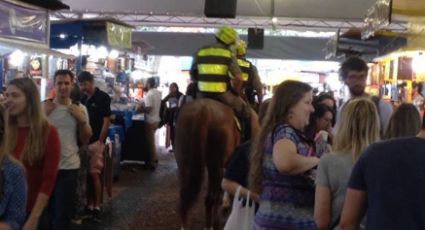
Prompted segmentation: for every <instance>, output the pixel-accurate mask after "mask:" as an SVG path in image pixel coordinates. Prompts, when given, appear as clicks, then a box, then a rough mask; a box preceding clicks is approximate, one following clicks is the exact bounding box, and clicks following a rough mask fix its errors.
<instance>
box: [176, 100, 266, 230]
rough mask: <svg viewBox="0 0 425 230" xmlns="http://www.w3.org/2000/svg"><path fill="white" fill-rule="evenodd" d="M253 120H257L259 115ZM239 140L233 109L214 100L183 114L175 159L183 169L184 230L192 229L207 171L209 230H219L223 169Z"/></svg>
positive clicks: (181, 206) (189, 106)
mask: <svg viewBox="0 0 425 230" xmlns="http://www.w3.org/2000/svg"><path fill="white" fill-rule="evenodd" d="M253 120H256V116H255V115H254V116H253ZM255 128H257V129H258V125H257V126H255V124H254V125H253V131H254V132H255V131H256V129H255ZM254 132H252V133H254ZM239 140H240V134H239V130H238V128H237V125H236V122H235V120H234V113H233V111H232V109H231V108H230V107H228V106H225V105H224V104H221V103H219V102H217V101H214V100H210V99H199V100H195V101H194V102H191V103H189V104H187V105H185V106H183V107H182V109H181V110H180V112H179V115H178V120H177V125H176V136H175V156H176V160H177V164H178V168H179V178H180V204H179V213H180V217H181V220H182V225H183V228H187V227H188V213H189V211H190V209H191V208H192V206H193V205H194V203H195V202H196V200H197V198H198V196H199V193H200V192H201V187H202V182H203V179H204V172H205V169H206V171H207V172H208V190H207V195H206V197H205V214H206V228H207V229H218V226H219V218H218V210H219V209H218V208H219V203H220V197H221V180H222V177H223V167H224V164H225V162H226V161H227V160H228V158H229V157H230V156H231V154H232V153H233V150H234V149H235V147H236V146H237V145H238V144H239Z"/></svg>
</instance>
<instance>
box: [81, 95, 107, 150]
mask: <svg viewBox="0 0 425 230" xmlns="http://www.w3.org/2000/svg"><path fill="white" fill-rule="evenodd" d="M81 103H83V104H84V105H85V106H86V107H87V111H88V113H89V118H90V126H91V128H92V131H93V136H92V137H91V138H90V143H93V142H95V141H97V140H98V139H99V137H100V132H101V131H102V126H103V118H105V117H109V116H111V98H110V97H109V95H108V94H107V93H105V92H103V91H101V90H99V89H98V88H96V90H95V93H94V94H93V96H92V97H90V98H88V96H87V95H84V96H83V98H82V99H81ZM103 141H104V140H103Z"/></svg>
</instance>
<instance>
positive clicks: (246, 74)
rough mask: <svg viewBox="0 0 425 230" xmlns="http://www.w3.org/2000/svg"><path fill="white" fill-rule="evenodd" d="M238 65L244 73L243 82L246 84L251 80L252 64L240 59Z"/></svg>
mask: <svg viewBox="0 0 425 230" xmlns="http://www.w3.org/2000/svg"><path fill="white" fill-rule="evenodd" d="M238 64H239V67H240V68H241V71H242V80H243V81H244V83H246V82H247V81H248V79H249V74H250V73H251V62H249V61H247V60H245V59H243V58H238Z"/></svg>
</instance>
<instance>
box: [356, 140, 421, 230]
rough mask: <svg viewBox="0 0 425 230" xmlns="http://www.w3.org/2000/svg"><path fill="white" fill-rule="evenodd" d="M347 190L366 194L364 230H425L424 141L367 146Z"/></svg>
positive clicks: (405, 141)
mask: <svg viewBox="0 0 425 230" xmlns="http://www.w3.org/2000/svg"><path fill="white" fill-rule="evenodd" d="M348 187H349V188H351V189H356V190H362V191H365V192H366V193H367V199H368V200H367V224H366V229H368V230H381V229H385V230H392V229H394V230H400V229H409V230H415V229H425V139H422V138H416V137H409V138H402V139H395V140H390V141H385V142H380V143H377V144H373V145H371V146H370V147H369V148H368V149H367V150H366V151H365V153H364V154H363V155H362V156H361V157H360V159H359V160H358V162H357V164H356V165H355V167H354V169H353V172H352V174H351V178H350V181H349V185H348Z"/></svg>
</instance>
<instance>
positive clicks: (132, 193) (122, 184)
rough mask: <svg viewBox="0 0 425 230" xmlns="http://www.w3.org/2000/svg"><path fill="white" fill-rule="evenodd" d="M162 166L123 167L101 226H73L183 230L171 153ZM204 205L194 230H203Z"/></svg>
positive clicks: (77, 227)
mask: <svg viewBox="0 0 425 230" xmlns="http://www.w3.org/2000/svg"><path fill="white" fill-rule="evenodd" d="M161 152H162V153H161V154H160V161H159V166H158V167H157V169H156V170H154V171H151V170H147V169H144V168H143V167H142V166H140V165H124V166H123V167H122V170H121V174H120V180H119V181H118V182H115V183H114V185H113V197H112V198H111V199H109V200H108V201H107V203H106V204H105V205H104V213H103V215H102V222H101V223H93V222H91V221H89V220H86V221H84V223H83V224H82V225H74V226H73V230H82V229H84V230H85V229H90V230H92V229H93V230H95V229H110V230H115V229H140V230H150V229H152V230H165V229H166V230H173V229H176V230H177V229H180V221H179V217H178V214H177V211H176V208H177V203H178V179H177V165H176V162H175V159H174V155H173V154H172V153H168V152H166V151H165V150H163V151H161ZM202 204H203V202H198V205H197V206H196V207H195V208H194V210H193V213H194V215H192V222H193V226H192V227H191V229H196V230H197V229H203V217H204V211H203V207H202Z"/></svg>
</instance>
